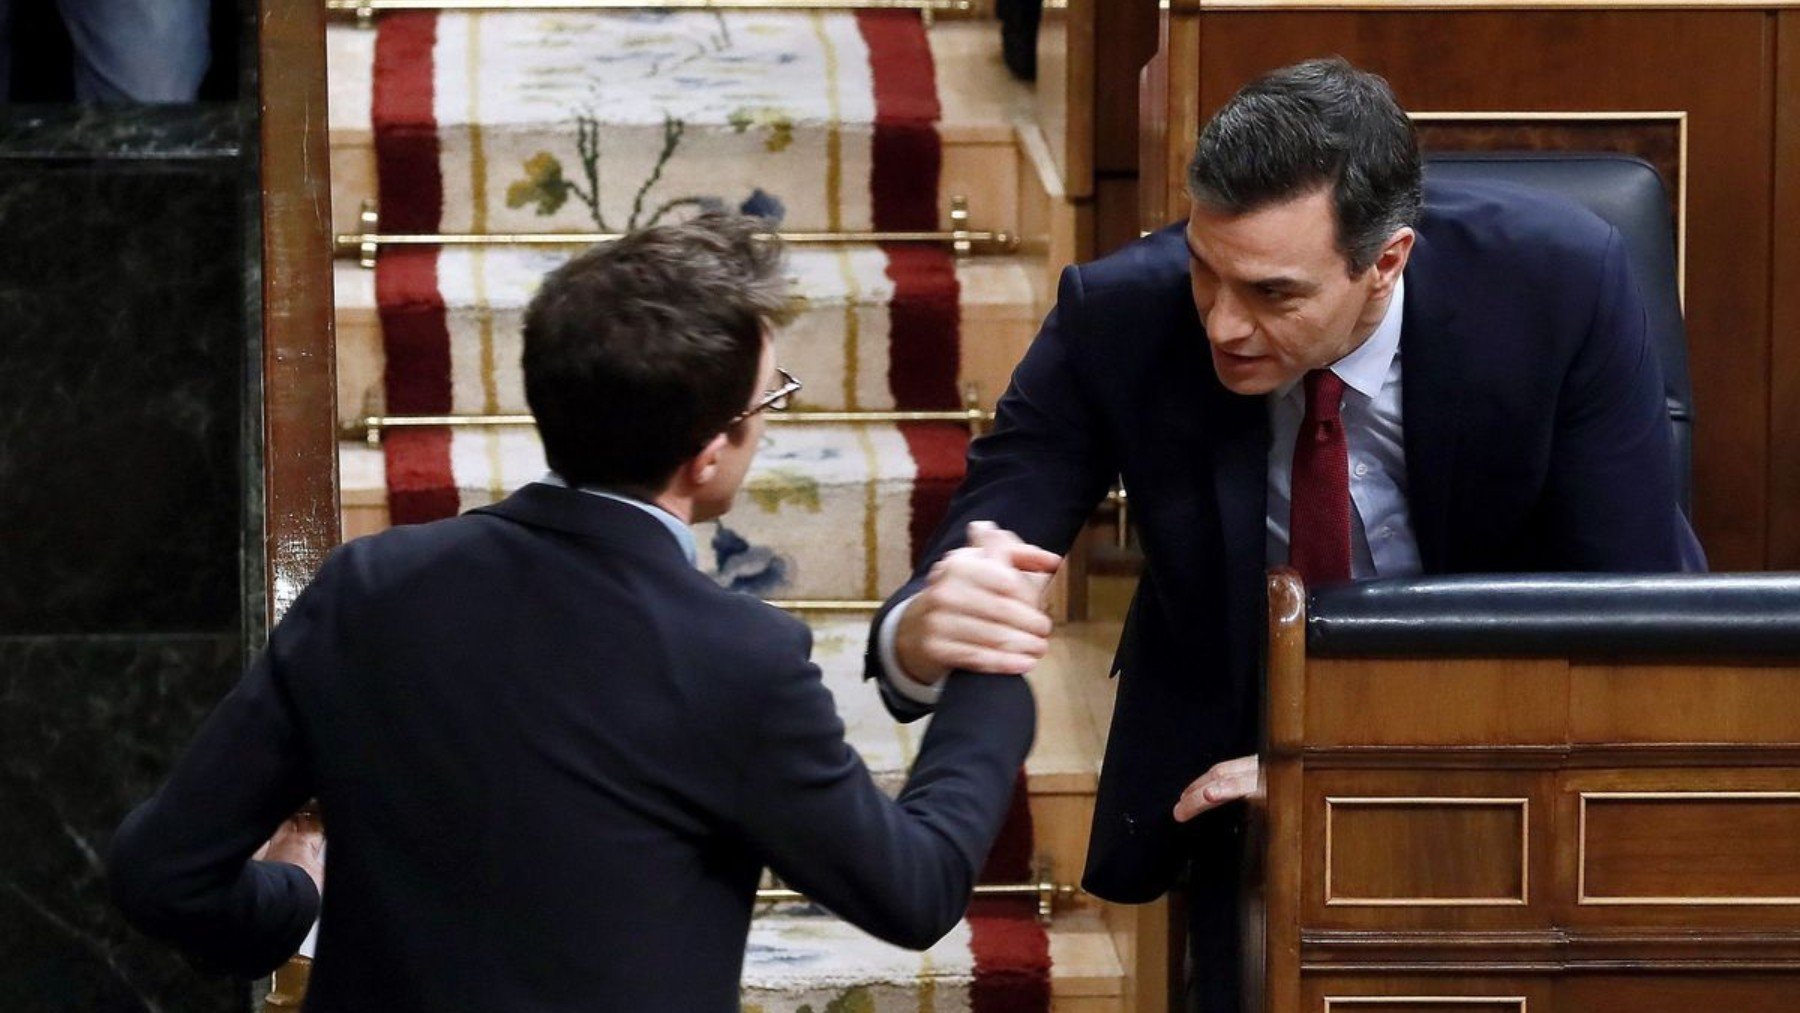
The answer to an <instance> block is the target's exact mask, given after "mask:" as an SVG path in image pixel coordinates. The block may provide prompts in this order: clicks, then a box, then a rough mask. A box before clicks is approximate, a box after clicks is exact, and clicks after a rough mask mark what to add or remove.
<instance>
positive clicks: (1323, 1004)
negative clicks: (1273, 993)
mask: <svg viewBox="0 0 1800 1013" xmlns="http://www.w3.org/2000/svg"><path fill="white" fill-rule="evenodd" d="M1553 995H1554V993H1553V991H1552V983H1551V982H1549V981H1547V980H1544V979H1542V978H1537V979H1533V978H1527V977H1519V978H1501V977H1493V976H1488V977H1481V976H1476V975H1471V974H1464V975H1458V976H1445V975H1437V974H1433V975H1411V976H1395V977H1377V976H1373V975H1361V976H1352V975H1345V974H1332V975H1319V976H1317V977H1313V978H1309V979H1308V981H1307V983H1306V999H1305V1001H1304V1003H1303V1004H1302V1005H1301V1006H1300V1007H1299V1008H1300V1009H1302V1010H1305V1011H1306V1013H1424V1011H1430V1013H1548V1011H1549V1010H1551V1009H1552V1001H1553Z"/></svg>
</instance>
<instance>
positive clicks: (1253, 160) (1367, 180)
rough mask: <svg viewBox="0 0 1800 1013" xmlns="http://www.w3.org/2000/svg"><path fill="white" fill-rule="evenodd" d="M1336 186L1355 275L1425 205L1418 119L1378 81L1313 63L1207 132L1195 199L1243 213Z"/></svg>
mask: <svg viewBox="0 0 1800 1013" xmlns="http://www.w3.org/2000/svg"><path fill="white" fill-rule="evenodd" d="M1321 187H1330V188H1331V191H1332V204H1333V206H1334V208H1335V210H1336V214H1337V235H1338V238H1337V245H1338V248H1339V250H1340V251H1342V252H1343V254H1344V257H1345V259H1347V260H1348V261H1349V265H1350V270H1351V273H1353V274H1355V273H1360V272H1361V271H1362V270H1364V269H1365V268H1367V267H1368V266H1369V264H1371V263H1373V261H1374V259H1375V255H1376V253H1377V252H1379V251H1380V249H1381V247H1382V245H1383V244H1385V243H1386V242H1387V240H1388V238H1389V237H1391V236H1392V235H1393V234H1394V233H1395V232H1396V231H1397V230H1399V229H1400V228H1402V227H1404V226H1409V225H1414V224H1416V223H1417V221H1418V217H1419V211H1420V208H1421V207H1422V205H1423V203H1424V198H1423V193H1422V190H1421V185H1420V166H1419V145H1418V139H1417V137H1416V136H1415V135H1414V133H1413V127H1412V121H1411V120H1410V119H1408V118H1407V115H1406V111H1405V110H1404V109H1402V108H1400V103H1399V102H1398V101H1397V100H1396V99H1395V98H1394V93H1393V91H1392V90H1391V89H1390V88H1389V87H1388V83H1387V82H1386V81H1385V80H1383V79H1382V78H1381V77H1380V76H1378V75H1375V74H1371V73H1368V72H1367V71H1362V70H1358V69H1356V68H1355V67H1353V66H1351V65H1350V64H1349V63H1348V62H1347V61H1345V60H1343V59H1342V58H1338V57H1333V58H1330V59H1321V60H1308V61H1306V62H1305V63H1297V64H1294V65H1293V66H1291V67H1283V68H1281V69H1280V70H1276V71H1272V72H1270V73H1268V74H1265V75H1264V76H1262V77H1260V78H1258V79H1256V80H1255V81H1252V82H1250V83H1249V84H1247V85H1245V86H1244V87H1243V89H1242V90H1240V91H1239V92H1238V93H1237V94H1236V95H1233V96H1232V97H1231V99H1230V100H1229V101H1227V102H1226V103H1225V105H1224V107H1223V108H1221V109H1220V110H1219V111H1218V113H1217V114H1215V115H1214V116H1213V118H1212V119H1211V120H1210V121H1208V122H1207V124H1206V126H1205V127H1204V128H1203V129H1202V130H1201V131H1200V138H1199V141H1198V142H1197V143H1196V144H1195V146H1194V158H1193V161H1192V162H1190V163H1189V165H1188V193H1189V195H1190V196H1192V197H1193V198H1194V199H1195V200H1196V201H1198V202H1200V203H1201V204H1203V205H1206V206H1207V207H1209V208H1212V209H1215V210H1217V211H1222V212H1225V213H1227V214H1233V215H1236V214H1242V213H1244V212H1247V211H1255V210H1257V209H1259V208H1262V207H1265V206H1268V205H1271V204H1278V203H1281V202H1284V201H1287V200H1290V199H1292V198H1295V197H1299V196H1302V195H1305V194H1308V193H1311V192H1313V191H1314V190H1316V189H1318V188H1321Z"/></svg>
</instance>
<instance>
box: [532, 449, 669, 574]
mask: <svg viewBox="0 0 1800 1013" xmlns="http://www.w3.org/2000/svg"><path fill="white" fill-rule="evenodd" d="M538 482H539V483H541V484H543V485H554V486H556V487H557V488H559V489H567V488H568V487H569V483H567V482H565V481H563V478H562V476H561V475H558V474H557V473H556V472H554V471H552V472H549V473H547V474H545V475H544V477H543V478H540V479H538ZM580 491H581V492H585V493H587V494H588V495H589V496H598V497H600V498H601V499H610V500H613V501H615V502H618V503H624V504H627V505H628V506H634V507H637V508H638V509H639V510H642V511H643V512H645V513H647V514H649V515H650V516H652V517H654V518H656V520H657V523H659V524H661V525H662V526H663V527H665V528H668V529H669V534H671V535H674V536H675V542H676V544H678V545H680V546H681V554H682V555H684V556H686V557H687V561H688V563H689V564H690V565H693V566H699V565H700V547H699V541H698V540H697V539H695V538H694V532H693V530H692V529H690V528H689V527H688V526H687V525H686V524H684V523H683V522H682V520H681V518H679V517H677V516H675V515H674V514H672V513H670V512H668V511H667V510H664V509H663V508H662V507H659V506H657V505H656V504H654V503H646V502H644V501H643V500H641V499H632V498H631V497H630V496H620V495H619V494H617V493H611V492H607V491H606V490H605V489H591V488H585V487H584V488H582V489H581V490H580Z"/></svg>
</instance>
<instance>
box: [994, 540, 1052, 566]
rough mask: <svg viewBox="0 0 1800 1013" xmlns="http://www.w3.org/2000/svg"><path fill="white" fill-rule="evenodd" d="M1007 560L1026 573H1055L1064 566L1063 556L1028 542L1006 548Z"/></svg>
mask: <svg viewBox="0 0 1800 1013" xmlns="http://www.w3.org/2000/svg"><path fill="white" fill-rule="evenodd" d="M1006 561H1007V562H1008V563H1010V564H1012V566H1013V567H1014V568H1016V569H1019V570H1023V571H1025V572H1026V573H1055V572H1056V571H1057V568H1058V567H1060V566H1062V557H1061V556H1059V555H1057V554H1056V553H1054V552H1051V551H1050V550H1049V549H1040V548H1038V547H1037V546H1035V545H1031V544H1028V543H1026V542H1020V543H1019V544H1017V545H1014V546H1010V547H1009V548H1008V549H1007V550H1006Z"/></svg>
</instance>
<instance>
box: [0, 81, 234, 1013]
mask: <svg viewBox="0 0 1800 1013" xmlns="http://www.w3.org/2000/svg"><path fill="white" fill-rule="evenodd" d="M254 133H255V131H254V124H253V123H251V122H249V121H248V120H247V119H246V115H245V107H241V106H240V105H238V104H236V103H221V104H212V105H201V106H182V107H160V108H142V107H139V108H131V107H113V108H92V109H86V110H83V109H80V108H77V107H71V106H60V107H52V106H42V107H32V106H0V1009H4V1010H6V1011H8V1013H27V1011H38V1010H46V1011H48V1010H56V1011H65V1010H67V1011H76V1010H80V1011H112V1010H157V1011H175V1010H204V1011H228V1010H229V1011H241V1010H246V1009H248V1007H249V1005H250V990H249V989H248V988H247V987H246V985H245V983H243V982H241V981H235V982H234V981H231V980H227V979H221V978H212V977H207V976H205V975H202V974H200V973H198V972H196V971H194V970H193V969H191V968H189V967H188V966H187V965H186V964H185V963H184V962H183V961H182V960H181V959H180V958H179V957H178V956H177V955H175V954H174V953H173V952H172V951H170V950H168V949H166V948H164V947H162V946H160V945H158V944H155V943H152V942H150V941H148V940H146V939H144V938H142V937H140V936H138V935H137V934H136V933H134V932H133V931H132V930H131V929H129V928H128V927H126V926H125V924H124V923H123V921H122V920H121V919H120V917H119V916H118V915H117V914H116V913H115V912H114V911H113V910H112V907H111V905H110V904H109V902H108V900H107V897H106V892H105V886H104V881H103V877H102V872H103V870H102V867H101V861H102V859H103V856H104V855H105V854H106V850H107V845H108V843H109V840H110V836H111V833H112V831H113V828H114V827H115V826H116V825H117V824H118V822H119V820H120V819H121V818H122V817H123V816H124V814H125V812H126V811H127V810H128V809H129V808H130V807H131V806H132V805H133V804H135V803H136V802H138V801H140V800H141V799H143V798H144V797H146V796H147V795H148V794H149V793H150V792H151V791H152V790H153V789H154V787H155V786H156V784H157V783H158V782H159V781H160V780H161V779H162V778H163V777H164V776H165V775H166V774H167V772H168V770H169V768H170V767H171V765H172V764H173V762H174V760H175V758H176V757H177V756H178V755H179V752H180V750H181V748H182V747H183V745H184V744H185V743H186V741H187V740H188V738H189V737H190V736H191V735H192V734H193V732H194V730H195V728H196V727H197V726H198V724H199V722H200V721H201V719H202V718H203V717H204V716H205V714H206V713H207V712H208V711H209V710H210V709H211V707H212V705H213V704H214V703H215V702H216V701H217V700H218V699H219V697H220V696H222V695H223V694H224V692H225V691H226V690H227V689H228V688H229V687H230V686H231V684H232V683H233V682H234V681H235V680H236V679H237V678H238V675H239V673H240V672H241V670H242V668H243V665H244V659H245V656H246V646H247V643H248V642H249V640H250V638H251V637H253V636H255V635H256V634H257V632H258V630H259V626H260V622H259V621H260V606H258V605H255V604H254V602H255V601H257V600H259V597H258V595H259V588H260V583H261V580H262V577H261V570H260V565H259V562H258V560H259V559H260V531H261V518H260V516H259V514H258V508H257V507H256V505H255V504H256V497H255V496H253V495H248V496H247V495H246V492H247V491H253V490H254V488H255V483H256V481H257V480H258V476H259V475H260V469H259V465H258V462H259V460H260V456H259V455H260V434H259V425H258V423H257V415H256V406H257V404H259V401H258V399H257V398H256V397H255V396H254V393H253V392H254V385H255V380H256V377H255V368H256V365H257V363H258V362H260V351H259V344H258V342H259V340H260V339H259V326H260V312H259V309H258V305H257V303H256V302H255V299H256V298H257V292H258V283H257V282H256V279H257V277H258V275H257V273H256V270H257V269H256V264H255V260H254V256H253V251H254V250H255V244H254V228H255V218H254V214H253V211H254V208H255V203H254V200H253V197H252V195H253V194H254V186H255V179H254V176H253V175H252V174H250V172H249V169H250V167H251V164H252V163H251V161H250V159H249V158H248V157H247V155H246V143H245V139H246V138H248V137H253V136H254ZM246 476H252V478H251V480H250V481H248V482H247V481H246ZM247 550H249V551H247ZM247 601H250V602H251V603H252V604H251V605H250V606H249V607H248V608H247V607H246V602H247Z"/></svg>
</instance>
